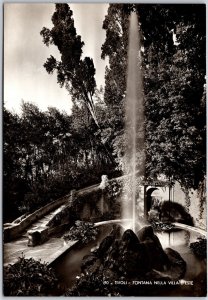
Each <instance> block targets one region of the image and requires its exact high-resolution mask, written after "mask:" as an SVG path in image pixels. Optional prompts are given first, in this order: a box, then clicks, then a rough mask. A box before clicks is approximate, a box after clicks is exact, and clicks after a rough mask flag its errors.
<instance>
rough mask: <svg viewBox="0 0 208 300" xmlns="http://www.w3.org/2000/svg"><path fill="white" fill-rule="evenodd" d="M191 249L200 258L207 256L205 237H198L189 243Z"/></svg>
mask: <svg viewBox="0 0 208 300" xmlns="http://www.w3.org/2000/svg"><path fill="white" fill-rule="evenodd" d="M189 247H190V249H191V251H192V252H193V253H194V254H195V255H196V256H198V257H199V258H201V259H206V258H207V239H206V238H202V237H200V238H198V241H196V242H193V243H191V244H190V246H189Z"/></svg>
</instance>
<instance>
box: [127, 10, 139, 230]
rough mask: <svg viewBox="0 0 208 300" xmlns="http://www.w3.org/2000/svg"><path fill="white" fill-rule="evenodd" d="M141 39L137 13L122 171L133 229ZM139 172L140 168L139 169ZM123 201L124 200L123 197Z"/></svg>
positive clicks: (131, 46)
mask: <svg viewBox="0 0 208 300" xmlns="http://www.w3.org/2000/svg"><path fill="white" fill-rule="evenodd" d="M140 51H141V43H140V34H139V27H138V18H137V14H136V13H132V14H131V16H130V26H129V45H128V69H127V92H126V125H125V128H126V130H125V132H126V133H125V134H126V135H125V137H126V139H125V140H126V149H125V166H126V167H125V169H126V170H125V172H126V173H127V174H130V176H129V178H130V182H128V183H127V185H128V187H127V186H126V187H125V186H124V194H125V196H124V198H126V199H127V202H126V205H125V203H124V205H123V215H122V218H124V219H129V218H131V219H132V226H131V227H132V229H133V230H134V231H135V224H136V195H137V194H138V191H137V178H136V169H137V167H138V166H137V163H138V162H137V161H138V157H137V153H139V151H140V150H142V149H143V145H144V134H143V123H144V110H143V88H142V73H141V55H140ZM140 175H142V174H141V172H140ZM124 202H125V200H124Z"/></svg>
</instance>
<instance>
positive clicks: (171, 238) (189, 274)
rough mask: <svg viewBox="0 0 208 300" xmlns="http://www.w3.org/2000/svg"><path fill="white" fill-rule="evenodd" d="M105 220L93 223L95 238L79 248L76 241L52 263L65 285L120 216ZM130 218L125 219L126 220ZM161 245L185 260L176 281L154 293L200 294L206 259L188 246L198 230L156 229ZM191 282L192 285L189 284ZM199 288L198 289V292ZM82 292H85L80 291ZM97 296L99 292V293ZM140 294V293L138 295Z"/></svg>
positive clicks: (72, 279)
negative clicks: (97, 229)
mask: <svg viewBox="0 0 208 300" xmlns="http://www.w3.org/2000/svg"><path fill="white" fill-rule="evenodd" d="M113 221H114V220H111V221H104V222H100V223H102V224H99V223H98V224H96V226H98V227H99V228H100V234H99V236H98V237H97V239H96V240H95V241H92V242H90V243H89V244H88V245H86V246H83V247H82V248H78V247H76V245H75V246H74V247H73V248H72V249H71V250H70V251H68V252H67V253H65V254H64V255H63V256H62V257H60V258H59V259H58V260H57V261H56V262H55V263H54V265H53V266H54V268H55V270H56V273H57V275H58V277H59V280H60V281H61V283H62V286H63V287H64V288H71V287H72V286H73V284H75V282H76V280H77V277H80V276H81V272H82V270H81V265H82V259H83V257H84V256H86V255H90V254H91V251H92V250H95V249H96V248H98V247H99V245H100V243H101V241H102V240H103V239H104V238H105V237H106V236H107V235H109V233H110V232H111V230H112V227H113V225H114V224H118V223H119V222H120V220H115V222H113ZM128 221H129V220H126V222H128ZM156 235H157V237H158V238H159V240H160V242H161V244H162V247H163V248H167V247H169V248H171V249H173V250H175V251H177V252H178V253H180V255H181V257H182V258H183V260H185V262H186V265H187V267H186V273H185V275H184V276H183V278H182V280H183V281H181V282H180V284H179V285H177V286H172V287H171V289H170V290H168V291H167V290H166V289H165V288H161V286H158V287H156V291H155V292H156V295H163V296H165V295H172V296H176V295H181V296H186V295H190V292H191V293H192V294H193V295H194V293H195V294H196V296H197V295H198V294H200V293H201V294H200V295H202V293H203V291H204V292H206V291H205V290H204V289H203V286H202V285H203V284H202V280H201V279H200V278H206V262H205V261H204V260H200V259H198V258H197V257H196V256H195V255H194V254H193V253H192V252H191V250H190V249H189V248H188V245H189V243H190V242H193V241H196V239H197V237H199V236H200V234H198V233H196V232H193V231H187V230H179V231H173V232H160V233H156ZM189 281H190V285H185V284H183V282H185V283H186V282H189ZM192 284H193V285H192ZM200 291H201V292H200ZM83 296H84V295H83ZM98 296H102V294H101V295H98ZM138 296H139V295H138Z"/></svg>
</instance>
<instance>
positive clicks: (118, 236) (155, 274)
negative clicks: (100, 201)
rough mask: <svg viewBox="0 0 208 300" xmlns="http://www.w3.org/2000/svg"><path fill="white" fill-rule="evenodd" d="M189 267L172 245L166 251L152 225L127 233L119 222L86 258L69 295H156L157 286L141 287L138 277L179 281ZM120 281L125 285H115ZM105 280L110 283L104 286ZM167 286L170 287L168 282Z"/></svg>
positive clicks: (148, 279) (147, 279) (151, 279)
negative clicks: (135, 283)
mask: <svg viewBox="0 0 208 300" xmlns="http://www.w3.org/2000/svg"><path fill="white" fill-rule="evenodd" d="M185 269H186V263H185V261H184V260H183V259H182V257H181V256H180V254H179V253H177V252H176V251H174V250H172V249H170V248H168V249H167V250H165V251H164V250H163V248H162V245H161V243H160V241H159V239H158V237H157V236H156V235H155V234H154V232H153V229H152V227H151V226H145V227H144V228H142V229H141V230H139V231H138V232H137V234H135V233H134V232H133V231H132V230H130V229H128V230H126V231H125V232H123V229H122V227H121V226H119V225H116V226H114V228H113V230H112V232H111V234H110V235H109V236H107V237H106V238H105V239H104V240H103V241H102V242H101V244H100V246H99V248H98V249H96V250H95V251H93V252H92V253H91V254H90V255H88V256H85V257H84V259H83V261H82V266H81V270H82V276H81V278H80V279H79V280H78V282H77V284H76V285H75V286H74V288H73V289H71V290H70V291H69V292H68V293H67V295H74V296H87V295H88V296H94V295H96V296H107V295H123V296H125V295H128V296H139V295H146V296H148V295H154V293H155V288H156V287H155V286H149V285H147V286H146V285H144V286H142V289H141V286H139V287H137V286H132V285H131V283H132V282H134V281H135V280H136V281H138V280H142V281H145V280H146V281H153V280H163V281H168V280H178V279H180V278H182V277H183V275H184V272H185ZM96 278H97V279H98V278H99V280H100V281H99V282H97V279H96ZM117 281H119V282H120V281H122V282H125V284H124V285H118V284H115V282H117ZM103 282H108V284H109V285H108V286H103V284H102V283H103ZM95 283H97V284H95ZM83 288H84V290H85V292H84V294H83V293H82V290H83ZM167 288H170V287H168V285H167Z"/></svg>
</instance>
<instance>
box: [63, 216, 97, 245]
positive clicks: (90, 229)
mask: <svg viewBox="0 0 208 300" xmlns="http://www.w3.org/2000/svg"><path fill="white" fill-rule="evenodd" d="M98 232H99V229H98V228H96V227H95V226H94V224H93V223H90V222H83V221H76V222H75V226H73V227H71V229H70V231H69V232H68V233H66V234H65V235H64V240H66V241H67V240H70V241H71V240H72V241H74V240H75V241H76V240H78V241H80V243H82V244H87V243H89V242H90V241H93V240H95V239H96V236H97V234H98Z"/></svg>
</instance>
